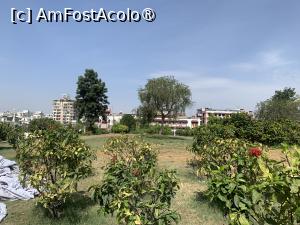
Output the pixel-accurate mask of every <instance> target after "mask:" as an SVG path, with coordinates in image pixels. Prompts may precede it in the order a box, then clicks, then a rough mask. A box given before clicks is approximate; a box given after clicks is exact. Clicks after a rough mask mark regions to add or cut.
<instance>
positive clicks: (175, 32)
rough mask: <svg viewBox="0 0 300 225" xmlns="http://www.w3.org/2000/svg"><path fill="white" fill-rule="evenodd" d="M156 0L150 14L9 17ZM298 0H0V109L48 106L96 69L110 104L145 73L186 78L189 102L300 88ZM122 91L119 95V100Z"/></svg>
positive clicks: (228, 103) (215, 103)
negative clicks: (147, 17)
mask: <svg viewBox="0 0 300 225" xmlns="http://www.w3.org/2000/svg"><path fill="white" fill-rule="evenodd" d="M27 7H30V8H32V9H35V10H37V9H38V8H40V7H44V8H46V9H49V10H62V9H63V8H65V7H72V8H74V9H78V10H89V9H91V8H95V9H98V8H100V7H104V8H107V9H112V10H114V9H118V10H124V9H127V8H132V9H139V10H140V9H143V8H146V7H151V8H153V9H155V11H156V14H157V19H156V20H155V21H154V22H152V23H147V22H141V23H99V24H92V23H75V22H70V23H52V24H50V23H49V24H46V23H40V24H38V23H35V24H32V25H28V24H16V25H15V24H12V23H11V22H10V10H11V8H18V9H24V8H27ZM299 10H300V2H297V1H296V0H292V1H288V2H285V3H284V4H283V3H282V1H279V0H263V1H261V0H260V1H259V0H255V1H250V0H245V1H238V0H231V1H217V0H205V1H196V0H193V1H188V2H183V1H182V2H172V4H163V3H161V2H160V1H159V0H153V1H150V0H148V1H143V2H138V1H136V0H129V1H126V2H124V1H114V2H98V1H89V2H83V1H82V2H68V1H62V2H56V3H53V2H46V1H45V0H42V1H39V2H36V1H27V2H26V3H25V2H23V1H21V0H14V1H9V2H8V1H5V2H2V3H1V8H0V28H1V35H2V36H1V42H0V111H6V110H12V109H16V110H22V109H30V110H32V111H36V110H42V111H44V112H45V113H50V112H51V111H52V100H54V99H57V98H59V97H60V96H61V95H62V94H70V95H71V97H72V98H74V97H75V92H76V82H77V78H78V76H79V75H82V74H83V73H84V70H85V69H89V68H91V69H94V70H95V71H96V72H98V74H99V76H100V78H101V79H102V80H103V81H104V82H105V83H106V85H107V88H108V99H109V101H110V103H111V106H112V108H113V111H114V112H118V111H123V112H124V113H126V112H130V111H131V110H132V109H134V108H136V107H138V105H139V101H138V95H137V91H138V89H139V88H141V87H142V86H143V85H145V84H146V82H147V79H150V78H153V77H157V76H161V75H173V76H174V77H175V78H176V79H178V80H179V81H181V82H183V83H185V84H187V85H189V86H190V87H191V90H192V94H193V102H195V104H194V106H193V107H192V108H190V109H188V110H187V112H188V114H189V115H190V114H194V113H195V111H196V108H200V107H213V108H245V109H246V110H254V109H255V105H256V103H258V102H259V101H263V100H265V99H267V98H269V97H271V96H272V95H273V94H274V92H275V90H278V89H283V88H284V87H294V88H296V91H297V93H300V62H299V60H297V59H298V58H299V56H300V51H299V50H300V49H299V48H300V45H299V40H300V28H299V20H300V15H299V13H298V12H299ZM124 99H125V100H124Z"/></svg>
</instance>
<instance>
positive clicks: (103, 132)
mask: <svg viewBox="0 0 300 225" xmlns="http://www.w3.org/2000/svg"><path fill="white" fill-rule="evenodd" d="M95 134H97V135H99V134H109V130H107V129H102V128H96V129H95Z"/></svg>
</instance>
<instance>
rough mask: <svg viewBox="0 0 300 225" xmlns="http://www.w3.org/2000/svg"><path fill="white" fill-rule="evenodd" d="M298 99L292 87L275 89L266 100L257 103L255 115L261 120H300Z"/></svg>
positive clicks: (299, 100) (299, 102)
mask: <svg viewBox="0 0 300 225" xmlns="http://www.w3.org/2000/svg"><path fill="white" fill-rule="evenodd" d="M299 106H300V99H299V97H298V96H297V95H296V92H295V89H294V88H285V89H283V90H279V91H275V94H274V95H273V96H272V97H271V98H270V99H267V100H266V101H263V102H260V103H258V104H257V110H256V117H257V118H258V119H263V120H272V121H279V120H282V119H288V120H296V121H299V120H300V110H299Z"/></svg>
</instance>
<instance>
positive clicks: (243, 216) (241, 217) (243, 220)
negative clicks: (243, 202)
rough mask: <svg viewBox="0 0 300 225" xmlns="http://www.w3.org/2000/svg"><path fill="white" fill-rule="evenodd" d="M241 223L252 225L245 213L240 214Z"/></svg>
mask: <svg viewBox="0 0 300 225" xmlns="http://www.w3.org/2000/svg"><path fill="white" fill-rule="evenodd" d="M239 223H240V225H250V223H249V221H248V220H247V218H246V217H245V215H244V214H242V215H240V216H239Z"/></svg>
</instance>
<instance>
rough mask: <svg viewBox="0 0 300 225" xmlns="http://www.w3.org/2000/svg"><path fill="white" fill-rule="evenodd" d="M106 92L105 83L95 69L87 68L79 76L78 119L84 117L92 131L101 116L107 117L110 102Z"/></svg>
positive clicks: (76, 104)
mask: <svg viewBox="0 0 300 225" xmlns="http://www.w3.org/2000/svg"><path fill="white" fill-rule="evenodd" d="M106 93H107V88H106V86H105V83H104V82H103V81H102V80H101V79H100V78H98V74H97V72H95V71H94V70H91V69H87V70H85V73H84V75H82V76H79V78H78V82H77V92H76V94H77V95H76V103H75V108H76V112H77V116H78V119H82V118H83V119H84V121H85V124H86V127H87V129H88V130H90V131H92V130H93V126H94V124H95V122H97V121H98V120H99V117H100V116H102V118H104V119H106V114H105V112H106V110H107V105H108V104H109V102H108V100H107V95H106Z"/></svg>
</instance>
